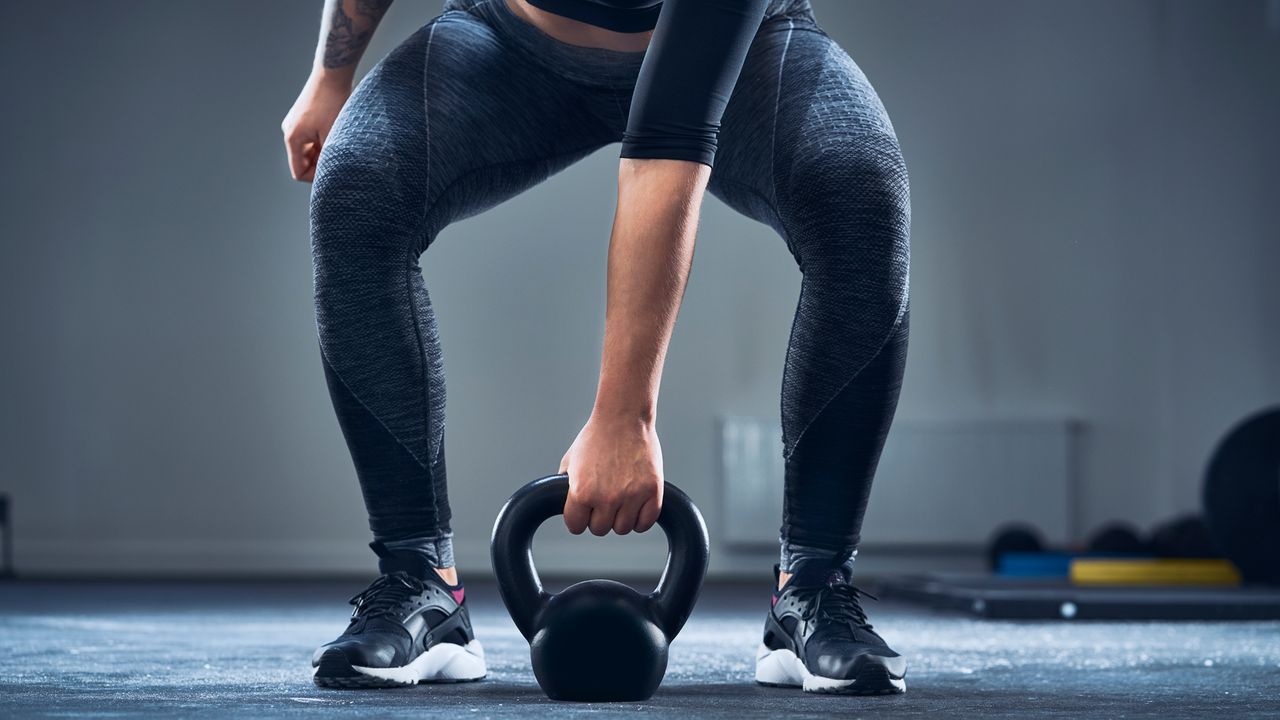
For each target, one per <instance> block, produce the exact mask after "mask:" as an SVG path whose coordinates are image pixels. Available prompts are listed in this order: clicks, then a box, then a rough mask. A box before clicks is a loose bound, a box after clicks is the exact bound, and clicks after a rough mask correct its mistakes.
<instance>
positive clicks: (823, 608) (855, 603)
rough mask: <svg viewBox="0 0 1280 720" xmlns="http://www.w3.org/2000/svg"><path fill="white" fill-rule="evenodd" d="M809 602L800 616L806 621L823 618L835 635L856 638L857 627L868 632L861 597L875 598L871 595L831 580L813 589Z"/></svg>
mask: <svg viewBox="0 0 1280 720" xmlns="http://www.w3.org/2000/svg"><path fill="white" fill-rule="evenodd" d="M813 593H814V597H813V601H812V602H811V603H809V605H808V606H807V607H806V608H805V609H804V612H803V613H802V614H801V617H802V618H803V619H804V620H805V621H806V622H811V621H813V620H814V619H815V618H816V619H817V620H819V621H824V620H825V621H827V622H829V623H830V625H829V627H830V628H831V629H832V632H834V633H836V635H837V636H838V637H841V638H845V639H848V640H856V639H857V636H856V635H855V632H856V631H857V630H859V629H861V630H866V631H870V630H871V623H869V622H867V613H866V611H864V610H863V609H862V603H861V601H860V600H859V598H861V597H869V598H871V599H872V600H878V599H879V598H877V597H876V596H875V595H872V594H871V593H869V592H867V591H865V590H862V589H861V588H858V587H855V586H854V585H852V584H849V583H831V584H829V585H823V586H822V587H820V588H818V589H817V590H816V591H813Z"/></svg>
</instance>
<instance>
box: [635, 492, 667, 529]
mask: <svg viewBox="0 0 1280 720" xmlns="http://www.w3.org/2000/svg"><path fill="white" fill-rule="evenodd" d="M661 512H662V496H661V495H659V496H658V497H655V498H650V499H649V501H648V502H646V503H645V504H644V506H642V507H641V508H640V512H639V513H638V517H637V518H636V532H648V530H649V528H651V527H653V525H654V523H656V522H658V515H659V513H661Z"/></svg>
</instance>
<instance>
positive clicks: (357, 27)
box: [324, 0, 392, 68]
mask: <svg viewBox="0 0 1280 720" xmlns="http://www.w3.org/2000/svg"><path fill="white" fill-rule="evenodd" d="M391 3H392V0H355V13H354V17H353V16H352V15H348V14H347V10H346V8H345V7H343V6H344V5H345V4H346V3H345V2H344V0H336V2H333V3H332V6H333V9H332V11H331V12H330V13H329V17H328V25H329V31H328V33H327V34H326V36H325V40H324V66H325V67H326V68H340V67H346V66H347V65H354V64H355V63H357V62H359V60H360V56H361V55H363V54H364V49H365V47H367V46H368V45H369V40H370V38H372V37H373V31H374V30H375V29H377V27H378V22H379V21H381V20H382V16H383V15H385V14H386V12H387V8H389V7H391Z"/></svg>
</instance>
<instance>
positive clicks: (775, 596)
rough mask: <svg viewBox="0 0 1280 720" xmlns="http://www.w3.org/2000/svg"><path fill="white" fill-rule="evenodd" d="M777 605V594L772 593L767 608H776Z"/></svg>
mask: <svg viewBox="0 0 1280 720" xmlns="http://www.w3.org/2000/svg"><path fill="white" fill-rule="evenodd" d="M777 604H778V593H774V594H773V602H771V603H769V607H774V606H776V605H777Z"/></svg>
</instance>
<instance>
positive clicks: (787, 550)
mask: <svg viewBox="0 0 1280 720" xmlns="http://www.w3.org/2000/svg"><path fill="white" fill-rule="evenodd" d="M780 545H781V553H780V555H779V558H778V568H779V569H780V570H781V571H782V572H785V573H792V572H795V569H796V567H797V566H798V565H799V564H800V563H808V562H821V563H826V564H829V565H831V566H833V567H835V566H839V567H843V568H844V569H845V571H846V572H847V573H850V574H852V573H853V558H854V556H856V555H857V554H858V551H857V550H856V549H852V550H849V549H846V550H832V549H831V548H819V547H812V546H809V545H798V544H796V543H793V542H790V541H788V540H786V539H783V540H782V541H781V543H780ZM846 556H847V557H846ZM842 559H843V562H841V560H842Z"/></svg>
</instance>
